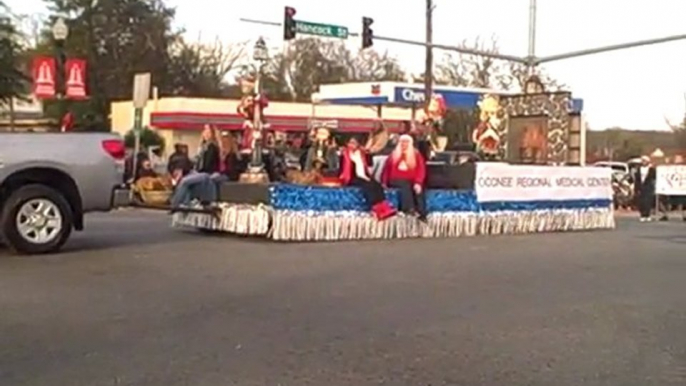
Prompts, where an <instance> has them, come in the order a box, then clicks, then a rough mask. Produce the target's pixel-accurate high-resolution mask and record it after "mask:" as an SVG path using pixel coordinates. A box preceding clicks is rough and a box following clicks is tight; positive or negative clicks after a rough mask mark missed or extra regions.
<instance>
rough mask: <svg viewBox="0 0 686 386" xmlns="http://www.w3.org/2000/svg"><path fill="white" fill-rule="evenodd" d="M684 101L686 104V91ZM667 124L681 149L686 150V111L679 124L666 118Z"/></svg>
mask: <svg viewBox="0 0 686 386" xmlns="http://www.w3.org/2000/svg"><path fill="white" fill-rule="evenodd" d="M684 102H685V104H686V93H684ZM666 121H667V124H668V125H669V127H670V128H671V129H672V132H673V133H674V142H675V143H676V145H677V146H678V147H679V149H680V150H682V151H683V150H686V111H684V118H683V119H682V120H681V122H680V123H678V124H673V123H671V122H670V121H669V120H668V119H666Z"/></svg>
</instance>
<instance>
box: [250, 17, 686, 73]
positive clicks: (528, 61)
mask: <svg viewBox="0 0 686 386" xmlns="http://www.w3.org/2000/svg"><path fill="white" fill-rule="evenodd" d="M239 20H240V21H242V22H245V23H252V24H261V25H270V26H275V27H283V24H282V23H278V22H270V21H264V20H255V19H245V18H241V19H239ZM349 35H350V36H360V34H359V33H354V32H350V34H349ZM374 40H380V41H386V42H391V43H399V44H405V45H412V46H419V47H431V48H435V49H439V50H445V51H453V52H458V53H462V54H467V55H475V56H483V57H486V58H492V59H500V60H505V61H509V62H516V63H522V64H525V65H530V66H538V65H540V64H543V63H550V62H555V61H560V60H565V59H571V58H577V57H581V56H589V55H595V54H600V53H605V52H610V51H618V50H623V49H629V48H635V47H641V46H647V45H655V44H660V43H668V42H673V41H677V40H686V34H684V35H673V36H666V37H662V38H657V39H648V40H640V41H635V42H630V43H622V44H615V45H610V46H604V47H597V48H590V49H586V50H580V51H572V52H567V53H563V54H557V55H550V56H544V57H540V58H538V57H529V56H516V55H506V54H500V53H494V52H488V51H481V50H477V49H471V48H466V47H458V46H452V45H448V44H436V43H427V42H422V41H416V40H409V39H399V38H394V37H389V36H378V35H376V34H375V35H374Z"/></svg>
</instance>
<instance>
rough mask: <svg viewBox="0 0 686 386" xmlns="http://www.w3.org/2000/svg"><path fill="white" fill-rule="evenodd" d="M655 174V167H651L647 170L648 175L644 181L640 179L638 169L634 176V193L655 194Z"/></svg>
mask: <svg viewBox="0 0 686 386" xmlns="http://www.w3.org/2000/svg"><path fill="white" fill-rule="evenodd" d="M656 177H657V172H656V171H655V167H654V166H651V167H650V168H649V169H648V174H647V175H646V178H645V179H642V178H641V169H640V168H638V169H637V170H636V173H635V174H634V191H635V192H636V193H638V194H655V179H656Z"/></svg>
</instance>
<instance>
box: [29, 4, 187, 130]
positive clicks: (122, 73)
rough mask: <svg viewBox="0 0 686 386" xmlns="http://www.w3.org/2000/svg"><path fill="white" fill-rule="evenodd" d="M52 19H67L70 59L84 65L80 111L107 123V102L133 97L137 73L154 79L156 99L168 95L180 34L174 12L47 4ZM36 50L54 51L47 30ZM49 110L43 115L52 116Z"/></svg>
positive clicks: (153, 7) (161, 8)
mask: <svg viewBox="0 0 686 386" xmlns="http://www.w3.org/2000/svg"><path fill="white" fill-rule="evenodd" d="M45 1H46V3H48V5H49V9H50V11H51V13H52V16H51V17H50V18H49V21H48V27H49V26H50V25H51V24H52V23H53V22H54V20H55V18H56V16H57V15H66V16H67V17H68V20H67V24H68V25H69V29H70V32H69V38H68V39H67V41H66V51H67V54H68V55H69V56H72V57H81V58H85V59H87V60H88V83H89V84H88V86H89V91H90V100H89V101H87V102H84V103H81V104H82V105H85V106H84V108H83V110H85V111H90V112H91V113H92V114H94V115H96V116H97V120H100V121H103V122H107V117H108V115H109V107H110V106H109V103H110V102H111V101H113V100H118V99H129V98H131V90H132V85H133V77H134V75H135V74H136V73H139V72H149V73H151V74H152V79H153V84H154V85H155V86H157V87H158V89H159V91H160V94H171V93H172V92H173V90H174V83H173V82H172V81H171V78H172V77H173V71H170V67H171V58H170V46H171V45H172V44H173V43H174V42H176V41H177V39H178V36H179V32H178V31H174V30H173V29H172V27H171V23H172V21H173V18H174V10H173V9H171V8H168V7H166V6H165V5H164V3H163V2H162V0H99V1H97V2H94V1H92V0H45ZM37 50H38V51H41V50H42V51H47V52H50V51H52V43H51V41H50V37H49V31H46V34H45V36H44V39H43V42H42V44H41V45H40V47H38V49H37ZM52 111H54V109H51V108H50V107H49V106H48V107H47V109H46V113H48V114H52V113H51V112H52Z"/></svg>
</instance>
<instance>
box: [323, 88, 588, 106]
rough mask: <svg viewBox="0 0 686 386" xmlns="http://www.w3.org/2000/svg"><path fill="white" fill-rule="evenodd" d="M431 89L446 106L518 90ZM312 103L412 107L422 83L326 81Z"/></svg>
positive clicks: (574, 102)
mask: <svg viewBox="0 0 686 386" xmlns="http://www.w3.org/2000/svg"><path fill="white" fill-rule="evenodd" d="M433 91H434V93H436V94H439V95H441V96H442V97H443V99H444V100H445V103H446V106H447V107H448V108H462V109H473V108H476V107H477V103H478V102H479V100H480V99H481V96H482V95H484V94H494V95H515V94H519V93H518V92H512V91H500V90H492V89H483V88H470V87H453V86H434V90H433ZM312 103H315V104H319V103H322V104H341V105H366V106H398V107H413V106H418V105H421V104H423V103H424V85H423V84H418V83H402V82H360V83H342V84H325V85H321V86H320V87H319V92H317V93H314V94H312ZM572 105H573V106H572V110H574V111H576V112H580V111H581V110H582V108H583V101H582V100H581V99H573V100H572Z"/></svg>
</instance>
